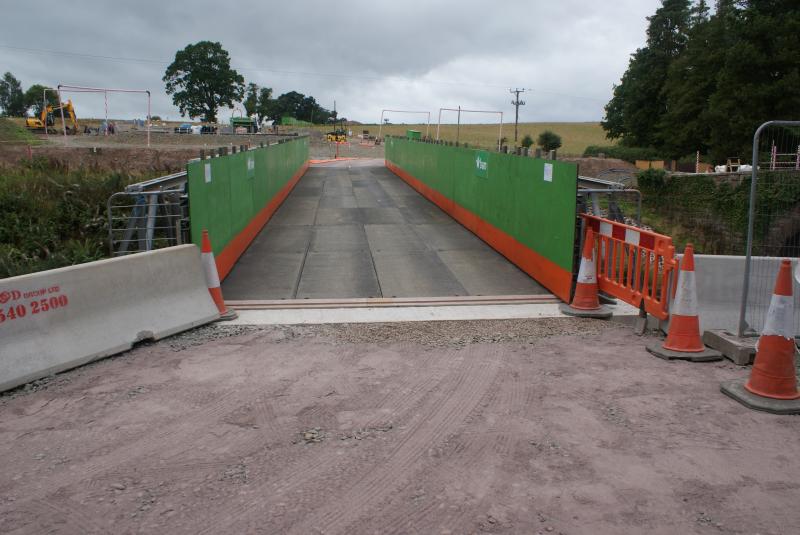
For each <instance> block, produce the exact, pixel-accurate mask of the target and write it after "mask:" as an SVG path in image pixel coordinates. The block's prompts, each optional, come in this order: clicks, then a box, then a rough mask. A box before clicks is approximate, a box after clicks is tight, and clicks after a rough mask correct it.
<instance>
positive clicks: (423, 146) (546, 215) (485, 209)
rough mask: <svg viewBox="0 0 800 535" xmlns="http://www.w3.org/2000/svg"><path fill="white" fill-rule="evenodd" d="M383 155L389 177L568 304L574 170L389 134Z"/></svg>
mask: <svg viewBox="0 0 800 535" xmlns="http://www.w3.org/2000/svg"><path fill="white" fill-rule="evenodd" d="M385 150H386V166H387V167H388V168H389V169H390V170H391V171H393V172H394V173H395V174H397V175H398V176H400V178H402V179H403V180H405V181H406V182H407V183H408V184H409V185H411V186H412V187H413V188H414V189H416V190H417V191H418V192H420V193H421V194H422V195H424V196H425V197H426V198H428V199H429V200H430V201H432V202H433V203H435V204H436V205H437V206H439V207H440V208H441V209H442V210H444V211H445V212H447V213H448V214H450V216H452V217H453V218H454V219H456V220H457V221H458V222H459V223H461V224H462V225H464V226H465V227H466V228H467V229H469V230H470V231H472V232H473V233H474V234H476V235H477V236H479V237H480V238H481V239H482V240H484V241H485V242H486V243H488V244H489V245H490V246H492V248H494V249H495V250H496V251H498V252H499V253H500V254H502V255H503V256H505V257H506V258H508V259H509V260H510V261H511V262H513V263H514V264H515V265H516V266H517V267H519V268H520V269H521V270H523V271H524V272H525V273H527V274H528V275H530V276H531V277H533V278H534V279H536V281H538V282H539V283H540V284H542V285H543V286H545V287H546V288H547V289H548V290H550V291H551V292H552V293H553V294H554V295H556V296H558V297H559V298H561V299H562V300H564V301H567V302H568V301H569V298H570V292H571V288H572V280H573V276H572V274H573V262H574V251H575V249H574V247H575V226H576V205H575V196H576V192H577V188H578V169H577V166H576V165H575V164H571V163H566V162H558V161H548V160H543V159H538V158H529V157H523V156H517V155H513V154H503V153H497V152H490V151H486V150H479V149H472V148H466V147H454V146H451V145H445V144H439V143H434V142H430V141H417V140H411V139H407V138H400V137H389V136H387V138H386V143H385Z"/></svg>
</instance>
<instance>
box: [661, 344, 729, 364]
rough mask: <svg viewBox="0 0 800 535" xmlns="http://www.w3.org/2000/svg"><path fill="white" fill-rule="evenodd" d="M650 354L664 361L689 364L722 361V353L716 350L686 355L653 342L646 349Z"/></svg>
mask: <svg viewBox="0 0 800 535" xmlns="http://www.w3.org/2000/svg"><path fill="white" fill-rule="evenodd" d="M645 349H647V351H648V353H651V354H652V355H654V356H656V357H658V358H660V359H664V360H688V361H689V362H714V361H717V360H722V353H720V352H719V351H717V350H716V349H708V348H706V349H704V350H702V351H693V352H691V353H685V352H683V351H673V350H671V349H666V348H664V346H663V345H662V344H661V342H652V343H650V344H647V346H646V347H645Z"/></svg>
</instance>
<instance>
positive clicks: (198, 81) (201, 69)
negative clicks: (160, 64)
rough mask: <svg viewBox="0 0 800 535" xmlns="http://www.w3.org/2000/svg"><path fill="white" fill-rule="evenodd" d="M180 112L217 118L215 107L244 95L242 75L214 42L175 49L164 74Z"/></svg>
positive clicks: (211, 118) (210, 120) (167, 88)
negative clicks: (233, 67) (173, 59)
mask: <svg viewBox="0 0 800 535" xmlns="http://www.w3.org/2000/svg"><path fill="white" fill-rule="evenodd" d="M163 81H164V83H165V84H166V90H167V94H169V95H172V102H173V103H174V104H175V105H176V106H177V107H178V109H179V110H180V112H181V115H188V116H189V117H191V118H195V117H200V116H202V117H203V120H204V121H206V122H216V120H217V110H218V109H219V108H221V107H231V106H233V103H234V102H238V101H239V100H241V99H242V97H244V90H245V85H244V78H243V77H242V75H240V74H239V73H238V72H236V71H235V70H234V69H232V68H231V62H230V57H229V55H228V52H227V51H226V50H225V49H223V48H222V45H221V44H220V43H217V42H211V41H200V42H198V43H196V44H193V45H188V46H187V47H186V48H184V49H183V50H179V51H178V52H177V53H175V61H173V62H172V63H171V64H170V66H169V67H167V70H166V72H165V73H164V78H163Z"/></svg>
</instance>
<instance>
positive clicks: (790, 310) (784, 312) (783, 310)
mask: <svg viewBox="0 0 800 535" xmlns="http://www.w3.org/2000/svg"><path fill="white" fill-rule="evenodd" d="M761 334H762V335H763V336H781V337H783V338H788V339H790V340H794V301H793V299H792V296H790V295H775V294H772V300H771V301H770V302H769V311H768V312H767V319H766V320H765V321H764V330H763V331H761Z"/></svg>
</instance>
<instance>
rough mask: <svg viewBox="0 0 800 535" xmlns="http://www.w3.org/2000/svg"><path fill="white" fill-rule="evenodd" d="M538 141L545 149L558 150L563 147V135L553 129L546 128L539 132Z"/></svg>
mask: <svg viewBox="0 0 800 535" xmlns="http://www.w3.org/2000/svg"><path fill="white" fill-rule="evenodd" d="M536 143H537V144H538V145H539V146H540V147H542V149H544V150H545V151H551V150H556V149H558V148H559V147H561V136H559V135H558V134H556V133H555V132H553V131H552V130H545V131H544V132H542V133H541V134H539V137H538V138H537V139H536Z"/></svg>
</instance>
